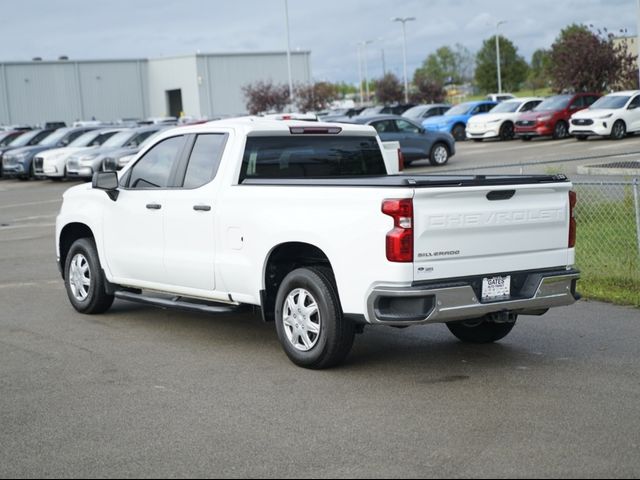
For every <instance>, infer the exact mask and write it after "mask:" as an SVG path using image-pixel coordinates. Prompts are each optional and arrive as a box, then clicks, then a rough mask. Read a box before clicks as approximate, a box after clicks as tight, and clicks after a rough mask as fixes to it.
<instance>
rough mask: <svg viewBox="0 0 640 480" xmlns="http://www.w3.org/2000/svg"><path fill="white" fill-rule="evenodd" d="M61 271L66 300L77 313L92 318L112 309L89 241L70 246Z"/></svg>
mask: <svg viewBox="0 0 640 480" xmlns="http://www.w3.org/2000/svg"><path fill="white" fill-rule="evenodd" d="M64 271H65V276H64V284H65V287H66V289H67V295H68V297H69V301H70V302H71V305H73V308H75V309H76V310H77V311H78V312H80V313H86V314H90V315H91V314H98V313H104V312H106V311H107V310H109V308H111V305H112V304H113V299H114V297H113V295H108V294H107V292H106V279H105V278H104V273H103V271H102V267H101V266H100V259H99V258H98V251H97V249H96V245H95V243H94V241H93V240H92V239H89V238H81V239H79V240H76V241H75V242H74V243H73V245H71V248H70V249H69V253H68V254H67V259H66V261H65V270H64Z"/></svg>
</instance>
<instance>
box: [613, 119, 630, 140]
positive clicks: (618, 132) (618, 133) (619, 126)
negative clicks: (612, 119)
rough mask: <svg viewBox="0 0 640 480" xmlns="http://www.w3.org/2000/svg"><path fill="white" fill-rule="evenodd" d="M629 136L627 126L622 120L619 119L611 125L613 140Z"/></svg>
mask: <svg viewBox="0 0 640 480" xmlns="http://www.w3.org/2000/svg"><path fill="white" fill-rule="evenodd" d="M626 136H627V126H626V124H625V123H624V122H623V121H622V120H618V121H617V122H616V123H614V124H613V127H611V138H612V139H613V140H622V139H623V138H624V137H626Z"/></svg>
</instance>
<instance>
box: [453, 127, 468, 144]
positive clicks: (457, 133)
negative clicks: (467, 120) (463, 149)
mask: <svg viewBox="0 0 640 480" xmlns="http://www.w3.org/2000/svg"><path fill="white" fill-rule="evenodd" d="M451 135H453V138H455V139H456V142H464V141H465V140H466V139H467V128H466V127H465V126H464V125H463V124H462V123H458V124H457V125H456V126H455V127H453V128H452V129H451Z"/></svg>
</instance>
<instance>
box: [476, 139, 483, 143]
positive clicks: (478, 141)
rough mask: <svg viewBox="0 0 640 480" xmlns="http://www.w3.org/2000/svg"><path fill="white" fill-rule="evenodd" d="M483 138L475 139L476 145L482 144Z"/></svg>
mask: <svg viewBox="0 0 640 480" xmlns="http://www.w3.org/2000/svg"><path fill="white" fill-rule="evenodd" d="M482 140H484V139H483V138H474V139H473V141H474V142H476V143H482Z"/></svg>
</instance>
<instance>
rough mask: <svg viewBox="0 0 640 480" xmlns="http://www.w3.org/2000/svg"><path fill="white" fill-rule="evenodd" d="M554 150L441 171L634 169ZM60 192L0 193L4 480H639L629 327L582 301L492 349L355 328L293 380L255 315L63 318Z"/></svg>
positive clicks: (637, 383) (141, 313) (431, 331)
mask: <svg viewBox="0 0 640 480" xmlns="http://www.w3.org/2000/svg"><path fill="white" fill-rule="evenodd" d="M568 142H569V141H562V142H548V145H547V144H545V145H538V147H539V148H538V149H529V147H528V144H522V143H521V142H510V143H509V144H508V145H498V144H494V143H493V142H491V143H487V144H486V145H485V144H470V143H465V144H463V145H460V146H459V155H458V156H457V157H454V159H453V160H452V162H451V165H450V167H449V168H453V166H454V165H455V164H456V163H458V164H459V165H465V164H471V163H470V162H490V161H491V162H495V161H497V162H501V161H503V162H507V161H508V160H509V159H510V158H518V159H527V158H531V159H532V160H535V158H542V157H543V156H544V155H547V154H548V155H558V153H553V152H551V149H553V148H555V149H557V150H559V149H562V148H564V149H565V150H566V152H567V156H566V158H570V156H569V155H575V154H579V155H583V156H584V154H585V152H588V151H589V150H588V149H590V148H594V149H595V148H598V147H604V146H605V145H608V146H607V148H606V149H605V148H602V149H601V151H602V152H606V154H612V152H613V154H615V153H616V152H619V151H620V152H621V151H624V149H628V150H627V151H631V150H634V149H635V150H638V151H640V139H635V138H630V139H628V140H626V141H623V142H617V143H615V144H612V142H609V141H604V142H606V143H604V142H600V143H597V142H598V141H593V142H592V141H589V142H587V143H586V144H583V145H582V146H580V148H578V147H573V146H572V147H569V146H567V147H563V145H565V144H566V145H568ZM532 143H533V142H532ZM574 143H577V142H574ZM520 147H522V150H520ZM501 148H502V149H503V150H504V151H502V153H500V149H501ZM482 149H485V150H482ZM509 149H516V150H509ZM547 149H549V151H548V152H547ZM616 149H622V150H616ZM560 151H562V150H560ZM594 151H595V152H598V151H600V150H594ZM527 155H529V156H530V157H527ZM544 158H546V157H544ZM573 163H575V162H570V164H571V165H573ZM567 165H569V164H567ZM567 168H570V167H567ZM420 170H421V168H420V166H419V165H418V166H417V167H416V168H415V169H412V171H420ZM425 170H426V171H433V169H425ZM568 173H570V172H568ZM71 185H72V184H71V183H62V184H60V183H52V182H35V181H32V182H19V181H9V180H0V392H1V395H0V425H1V426H2V428H1V429H0V477H2V478H6V477H29V478H32V477H33V478H35V477H42V478H48V477H60V476H65V477H74V478H81V477H91V478H92V477H107V476H108V477H161V476H162V477H218V476H229V477H260V476H269V477H319V476H322V477H345V476H354V477H376V478H384V477H412V478H415V477H421V478H425V477H445V476H446V477H469V476H474V477H499V478H505V477H531V476H535V477H571V478H583V477H584V478H595V477H603V476H606V477H637V476H638V475H640V344H639V342H638V338H640V311H638V310H635V309H630V308H623V307H616V306H611V305H607V304H602V303H595V302H586V301H582V302H580V303H578V304H577V305H575V306H573V307H569V308H564V309H558V310H555V311H553V312H551V313H549V314H548V315H546V316H544V317H541V318H522V319H521V321H519V324H518V325H517V326H516V328H515V329H514V331H513V332H512V333H511V335H509V336H508V337H507V338H506V339H505V340H503V341H502V342H500V343H498V344H495V345H490V346H469V345H463V344H461V343H459V342H457V341H456V340H455V339H454V337H453V336H452V335H450V334H449V333H448V331H447V329H446V327H444V326H441V325H435V326H430V327H420V328H413V329H407V330H394V329H389V328H369V329H367V330H366V331H365V333H364V334H363V335H361V336H359V337H358V338H357V339H356V343H355V346H354V349H353V351H352V354H351V355H350V357H349V359H348V362H347V363H346V365H344V366H343V367H341V368H339V369H335V370H330V371H322V372H311V371H306V370H302V369H299V368H297V367H295V366H294V365H293V364H291V363H290V362H289V361H288V359H287V358H286V356H285V355H284V353H283V352H282V350H281V348H280V346H279V344H278V341H277V338H276V334H275V329H274V327H273V326H272V325H265V324H263V323H261V321H260V320H259V319H258V318H257V317H255V316H252V315H236V316H217V317H216V316H207V315H199V314H189V313H182V312H173V311H164V310H158V309H154V308H147V307H142V306H137V305H133V304H128V303H125V302H116V304H115V306H114V308H113V309H112V310H111V311H110V312H109V313H108V314H106V315H102V316H96V317H87V316H82V315H79V314H77V313H75V311H74V310H73V309H72V308H71V306H70V304H69V303H68V301H67V298H66V294H65V291H64V286H63V284H62V280H61V279H60V277H59V275H58V272H57V269H56V266H55V251H54V222H55V215H56V213H57V210H58V208H59V205H60V199H61V194H62V192H63V191H64V190H65V189H66V188H68V187H69V186H71Z"/></svg>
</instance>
